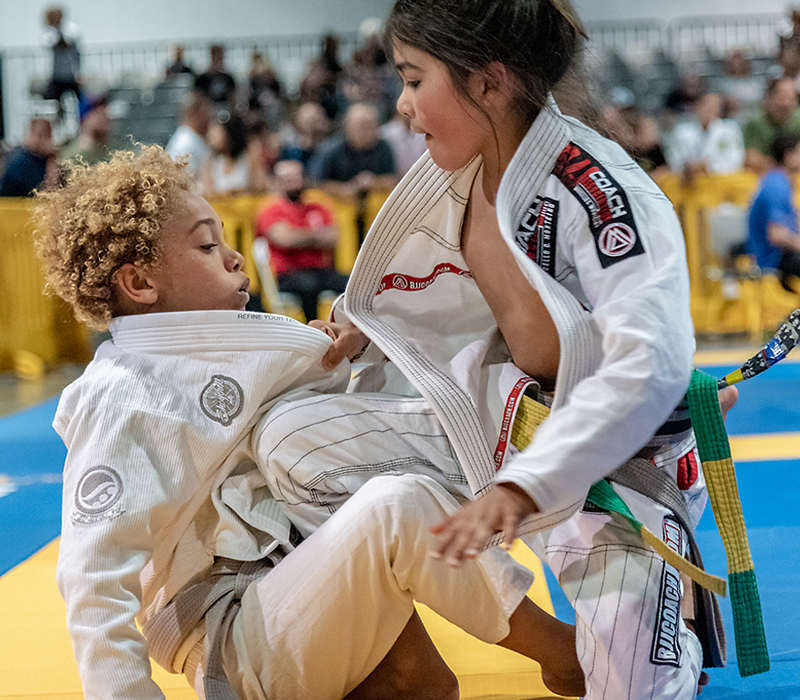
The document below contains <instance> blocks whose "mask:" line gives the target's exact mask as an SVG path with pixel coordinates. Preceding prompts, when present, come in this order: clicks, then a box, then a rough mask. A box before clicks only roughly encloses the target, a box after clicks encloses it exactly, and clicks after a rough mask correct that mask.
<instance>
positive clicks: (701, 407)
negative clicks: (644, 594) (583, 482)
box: [511, 370, 769, 676]
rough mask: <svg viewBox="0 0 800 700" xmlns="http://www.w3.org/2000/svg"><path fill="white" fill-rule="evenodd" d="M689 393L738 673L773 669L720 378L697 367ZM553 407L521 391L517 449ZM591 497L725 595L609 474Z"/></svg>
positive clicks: (686, 570)
mask: <svg viewBox="0 0 800 700" xmlns="http://www.w3.org/2000/svg"><path fill="white" fill-rule="evenodd" d="M687 399H688V403H689V412H690V415H691V419H692V427H693V428H694V431H695V435H696V437H697V449H698V452H699V455H700V462H701V463H702V467H703V474H704V476H705V480H706V486H707V489H708V497H709V502H710V503H711V508H712V510H713V512H714V518H715V520H716V522H717V528H718V529H719V533H720V535H721V537H722V542H723V545H724V547H725V553H726V555H727V559H728V587H729V588H730V599H731V607H732V610H733V624H734V637H735V639H736V659H737V664H738V666H739V673H740V675H742V676H750V675H754V674H757V673H763V672H764V671H767V670H769V654H768V651H767V643H766V636H765V634H764V623H763V620H762V616H761V601H760V598H759V595H758V587H757V585H756V577H755V571H754V569H753V560H752V557H751V556H750V547H749V544H748V542H747V531H746V529H745V524H744V517H743V515H742V505H741V502H740V500H739V492H738V489H737V486H736V471H735V469H734V466H733V460H732V459H731V451H730V444H729V442H728V434H727V432H726V430H725V423H724V421H723V419H722V414H721V412H720V407H719V399H718V384H717V380H716V379H715V378H714V377H712V376H710V375H708V374H705V373H704V372H701V371H699V370H695V371H694V373H693V375H692V381H691V385H690V386H689V390H688V393H687ZM549 412H550V409H549V408H548V407H547V406H545V405H543V404H541V403H539V402H537V401H535V400H533V399H531V398H529V397H527V396H523V397H522V400H521V402H520V406H519V408H518V410H517V417H516V419H515V422H514V427H513V430H512V435H511V441H512V443H513V444H514V446H515V447H516V448H517V449H519V450H523V449H525V447H527V446H528V445H529V444H530V442H531V440H532V439H533V434H534V432H535V431H536V428H537V427H538V426H539V425H540V424H541V423H542V421H543V420H544V419H545V418H547V416H548V414H549ZM587 501H589V502H591V503H592V504H594V505H595V506H597V507H599V508H602V509H604V510H607V511H612V512H614V513H618V514H619V515H621V516H623V517H624V518H626V519H627V520H628V521H629V522H630V523H631V525H632V526H633V527H634V528H635V529H636V531H637V532H639V533H640V535H641V537H642V539H644V540H645V542H647V544H648V545H650V546H651V547H652V548H653V549H654V550H655V551H656V552H658V554H660V555H661V556H662V557H663V558H664V559H665V560H666V561H667V562H668V563H669V564H671V565H672V566H674V567H675V568H676V569H678V570H679V571H681V572H683V573H685V574H686V575H687V576H689V578H691V579H692V580H693V581H695V582H696V583H697V584H699V585H701V586H703V587H704V588H706V589H708V590H710V591H712V592H713V593H717V594H718V595H722V596H724V595H726V588H727V587H726V583H725V581H724V580H723V579H721V578H719V577H717V576H712V575H711V574H708V573H707V572H705V571H703V570H702V569H701V568H699V567H697V566H695V565H694V564H692V563H691V562H690V561H688V560H687V559H685V558H684V557H682V556H681V555H680V554H678V553H677V552H675V551H673V550H672V549H670V548H669V547H668V546H667V545H666V544H665V543H664V542H663V541H662V540H661V538H659V537H657V536H656V535H655V534H653V533H652V532H650V530H648V529H647V528H646V527H645V526H644V525H643V524H642V523H641V522H639V521H638V520H637V519H636V518H635V517H634V515H633V513H632V512H631V511H630V509H629V508H628V506H627V504H626V503H625V502H624V501H623V500H622V498H621V497H620V496H619V495H618V494H617V492H616V491H615V490H614V487H613V486H612V485H611V482H610V481H609V480H608V479H603V480H601V481H598V482H597V483H596V484H594V485H593V486H592V488H591V490H590V491H589V494H588V497H587Z"/></svg>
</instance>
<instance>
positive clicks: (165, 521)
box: [54, 311, 350, 700]
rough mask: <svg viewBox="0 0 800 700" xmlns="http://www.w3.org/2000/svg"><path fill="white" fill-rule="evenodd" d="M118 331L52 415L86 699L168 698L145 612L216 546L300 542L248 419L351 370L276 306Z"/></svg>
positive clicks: (243, 550)
mask: <svg viewBox="0 0 800 700" xmlns="http://www.w3.org/2000/svg"><path fill="white" fill-rule="evenodd" d="M110 329H111V333H112V336H113V339H112V340H111V341H107V342H106V343H103V345H101V346H100V348H99V349H98V351H97V354H96V356H95V358H94V359H93V360H92V362H91V363H90V364H89V366H88V367H87V368H86V371H85V372H84V374H83V376H82V377H80V378H79V379H78V380H77V381H75V382H74V383H72V384H71V385H70V386H69V387H67V389H66V390H65V391H64V393H63V395H62V397H61V401H60V402H59V405H58V411H57V413H56V418H55V422H54V426H55V428H56V430H57V431H58V433H59V435H61V437H62V439H63V440H64V442H65V444H66V446H67V448H68V455H67V461H66V465H65V468H64V506H63V519H62V536H61V547H60V552H59V562H58V584H59V588H60V590H61V593H62V595H63V596H64V598H65V600H66V603H67V626H68V628H69V631H70V634H71V635H72V639H73V644H74V649H75V656H76V659H77V662H78V666H79V669H80V673H81V678H82V681H83V687H84V693H85V697H86V698H88V699H94V698H96V699H97V700H101V699H102V700H110V699H112V698H137V699H140V698H163V695H162V694H161V692H160V691H159V689H158V687H157V686H156V685H155V683H153V681H152V680H151V678H150V665H149V660H148V653H147V646H146V642H145V640H144V638H143V637H142V636H141V634H140V633H139V632H138V631H137V629H136V625H135V622H134V620H135V619H136V620H138V622H139V623H140V624H144V622H145V621H146V620H147V619H148V617H149V616H150V615H151V614H152V613H154V612H155V611H157V610H158V609H160V608H161V607H163V606H164V605H165V604H166V603H167V602H169V600H170V599H171V598H172V596H173V595H174V594H175V593H176V592H177V591H178V590H179V589H180V588H181V587H182V586H183V585H184V584H186V583H187V582H188V581H189V580H190V579H191V578H192V577H193V576H195V575H196V574H199V573H201V572H203V571H205V570H206V569H207V568H208V567H209V566H210V565H211V563H212V562H213V560H214V557H215V556H221V557H229V558H233V559H238V560H242V561H251V560H257V559H260V558H262V557H264V556H265V555H266V554H268V553H269V552H270V551H272V550H273V549H274V548H275V547H277V546H278V545H286V544H288V543H289V533H290V525H289V522H288V520H287V519H286V517H285V516H284V515H282V514H281V512H280V511H279V510H278V508H277V507H276V505H275V502H274V500H273V499H272V497H271V495H270V493H269V490H268V489H267V486H266V482H265V481H264V479H263V477H262V476H261V475H260V474H259V472H258V471H257V469H256V466H255V463H254V459H253V453H252V448H251V442H252V438H251V431H252V429H253V427H254V426H255V425H256V424H257V422H258V421H259V420H260V419H261V418H262V417H263V415H264V413H265V412H266V411H267V410H268V409H269V408H270V406H272V405H273V404H274V402H275V401H276V400H278V398H285V397H286V396H287V395H288V396H297V397H301V396H309V395H310V394H312V393H315V392H328V391H335V392H338V391H343V390H344V388H345V387H346V385H347V381H348V379H349V374H350V373H349V367H348V366H347V363H343V364H342V365H341V366H340V367H339V368H337V370H336V371H334V372H326V371H323V370H322V366H321V359H322V356H323V355H324V354H325V352H326V351H327V349H328V348H329V347H330V345H331V340H330V339H329V338H328V337H327V336H326V335H325V334H324V333H321V332H319V331H317V330H314V329H313V328H309V327H307V326H304V325H303V324H301V323H298V322H296V321H293V320H292V319H288V318H285V317H280V316H269V315H265V314H251V313H244V312H237V311H199V312H187V313H168V314H147V315H142V316H129V317H122V318H118V319H116V320H115V321H113V322H112V324H111V327H110ZM200 636H202V629H201V630H199V631H198V633H197V637H195V638H194V639H193V640H192V643H190V644H189V645H188V648H186V649H185V650H184V651H185V652H186V653H188V651H189V649H191V646H192V644H193V642H196V641H197V640H198V638H199V637H200ZM182 662H183V660H182V659H176V666H180V665H182ZM176 670H178V671H179V670H180V669H179V668H178V669H176Z"/></svg>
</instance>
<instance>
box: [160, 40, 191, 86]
mask: <svg viewBox="0 0 800 700" xmlns="http://www.w3.org/2000/svg"><path fill="white" fill-rule="evenodd" d="M183 74H187V75H194V71H193V70H192V68H191V66H189V65H187V64H186V62H185V61H184V57H183V44H175V46H173V47H172V63H170V64H169V65H168V66H167V69H166V71H165V77H166V79H167V80H169V79H170V78H171V77H172V76H173V75H183Z"/></svg>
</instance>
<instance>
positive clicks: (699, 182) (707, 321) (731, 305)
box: [658, 172, 800, 342]
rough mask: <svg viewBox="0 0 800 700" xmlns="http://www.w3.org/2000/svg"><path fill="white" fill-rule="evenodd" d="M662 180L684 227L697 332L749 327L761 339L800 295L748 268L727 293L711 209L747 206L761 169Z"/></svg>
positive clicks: (794, 305) (798, 303) (798, 302)
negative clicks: (756, 172) (689, 180)
mask: <svg viewBox="0 0 800 700" xmlns="http://www.w3.org/2000/svg"><path fill="white" fill-rule="evenodd" d="M658 184H659V186H660V187H661V189H662V190H663V191H664V192H665V194H666V195H667V196H668V197H669V198H670V200H671V201H672V203H673V205H674V206H675V209H676V211H677V212H678V216H679V217H680V220H681V225H682V227H683V232H684V237H685V240H686V257H687V262H688V265H689V280H690V283H691V305H692V318H693V320H694V324H695V330H696V331H697V332H700V333H735V332H747V333H749V335H750V337H751V339H752V340H753V341H754V342H758V341H759V340H760V339H761V337H762V336H763V335H764V333H768V332H769V331H770V330H773V329H774V328H776V327H777V326H778V325H779V324H780V322H781V321H782V320H783V319H784V318H786V316H788V314H789V313H791V311H792V310H793V309H795V308H797V307H798V306H800V297H798V295H796V294H791V293H789V292H787V291H785V290H784V289H783V288H782V287H781V286H780V284H779V283H778V280H777V279H776V277H775V276H774V275H773V274H769V273H764V274H763V275H761V276H760V277H759V276H756V277H752V276H750V275H749V274H747V271H745V270H743V271H742V274H739V275H737V278H738V279H737V285H738V288H737V289H736V293H737V296H733V297H731V295H725V294H723V280H722V277H721V274H720V273H721V271H722V270H723V268H724V266H725V261H724V260H722V259H721V258H720V256H719V254H718V253H717V252H716V251H715V250H714V245H713V240H712V232H711V225H710V220H711V214H712V212H713V211H714V210H715V209H717V208H718V207H719V206H720V205H722V204H723V203H725V202H729V203H731V204H734V205H736V206H738V207H740V208H741V209H742V210H744V209H746V207H747V206H748V204H749V202H750V200H751V199H752V197H753V195H754V194H755V191H756V189H757V187H758V178H757V176H756V175H754V174H753V173H750V172H740V173H734V174H731V175H705V176H700V177H697V178H695V179H694V180H693V181H692V183H691V185H687V184H685V183H684V182H682V180H681V178H680V177H679V176H677V175H668V176H666V177H663V178H660V179H659V180H658ZM748 269H749V268H748Z"/></svg>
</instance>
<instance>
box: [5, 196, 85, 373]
mask: <svg viewBox="0 0 800 700" xmlns="http://www.w3.org/2000/svg"><path fill="white" fill-rule="evenodd" d="M30 215H31V202H30V201H29V200H27V199H5V198H4V199H0V247H1V248H2V250H3V255H2V256H0V369H2V370H4V371H7V370H16V371H17V372H18V373H19V374H20V375H22V376H26V377H29V378H36V377H37V376H41V374H42V373H43V372H44V369H45V367H46V366H47V365H51V364H55V363H59V362H65V361H70V362H85V361H88V359H89V357H90V352H91V351H90V344H89V339H88V333H87V331H86V330H85V328H84V327H83V326H82V324H79V323H78V322H77V321H76V320H75V317H74V316H73V314H72V310H71V309H70V308H69V307H68V306H67V305H66V304H65V303H64V302H62V301H61V300H60V299H58V297H55V296H52V295H45V294H44V291H43V290H44V278H43V275H42V272H41V268H40V266H39V261H38V259H37V257H36V254H35V251H34V248H33V238H32V229H31V221H30Z"/></svg>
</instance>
